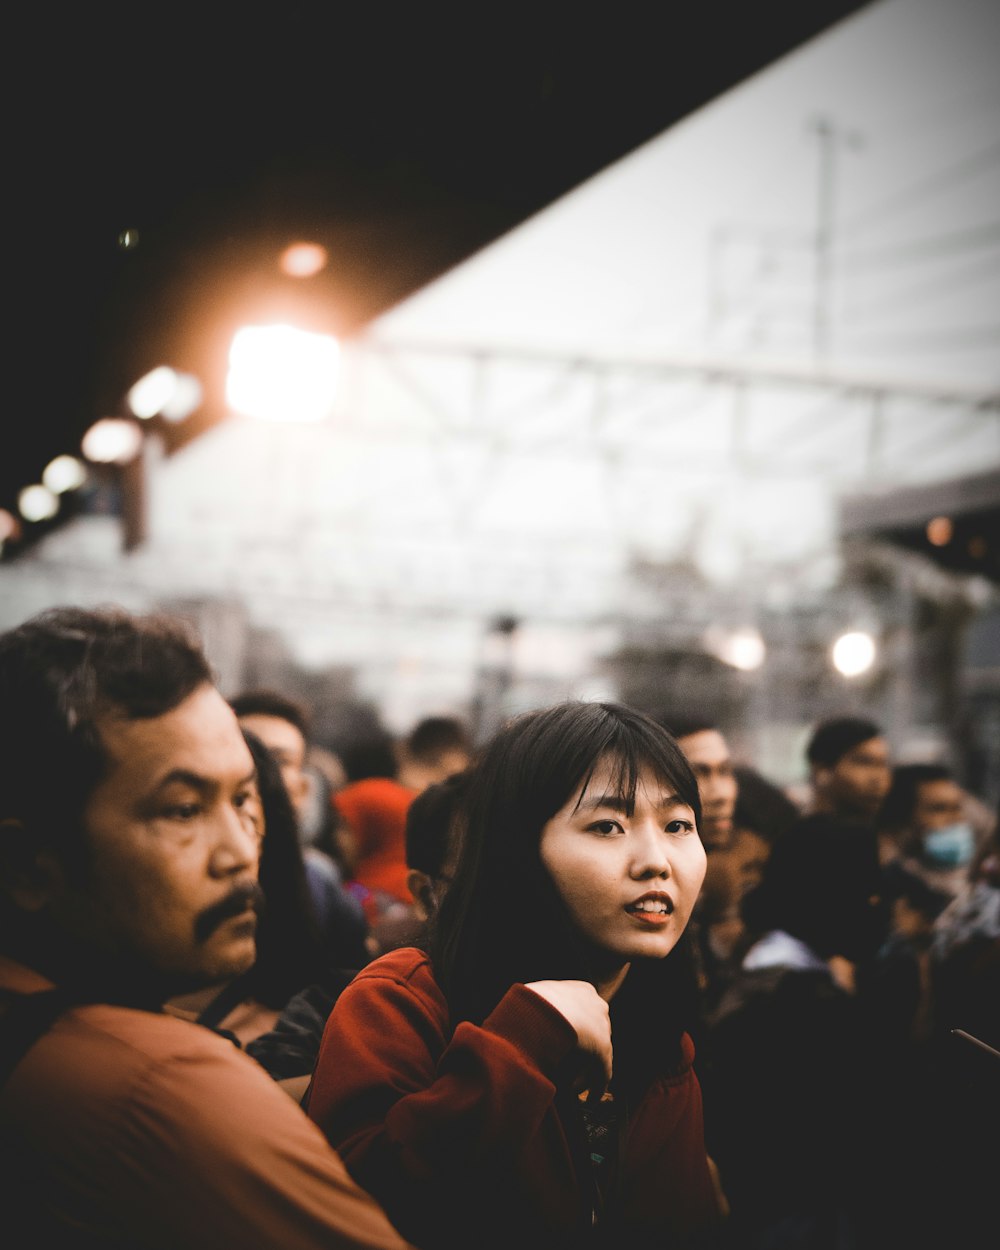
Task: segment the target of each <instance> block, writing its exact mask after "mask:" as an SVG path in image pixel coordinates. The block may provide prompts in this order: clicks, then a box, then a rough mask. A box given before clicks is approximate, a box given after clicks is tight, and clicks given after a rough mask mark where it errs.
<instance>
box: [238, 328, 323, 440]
mask: <svg viewBox="0 0 1000 1250" xmlns="http://www.w3.org/2000/svg"><path fill="white" fill-rule="evenodd" d="M339 354H340V348H339V346H338V344H337V340H336V339H335V338H333V337H332V336H331V335H329V334H311V333H309V332H308V331H306V330H298V329H296V328H295V327H294V326H288V325H276V326H244V327H243V329H241V330H237V332H236V334H235V336H234V338H233V342H232V346H231V347H230V349H229V373H228V375H227V377H226V398H227V399H228V401H229V404H230V406H231V407H232V408H234V409H235V410H236V411H237V412H241V413H243V414H244V415H245V416H248V417H260V418H261V419H263V420H266V421H322V420H324V419H325V418H326V417H328V416H329V415H330V412H331V411H332V409H333V399H334V394H335V392H336V389H337V364H338V358H339Z"/></svg>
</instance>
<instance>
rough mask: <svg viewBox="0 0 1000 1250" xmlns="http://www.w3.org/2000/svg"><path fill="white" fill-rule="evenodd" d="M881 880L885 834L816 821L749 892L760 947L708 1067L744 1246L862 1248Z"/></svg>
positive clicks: (709, 1035)
mask: <svg viewBox="0 0 1000 1250" xmlns="http://www.w3.org/2000/svg"><path fill="white" fill-rule="evenodd" d="M880 887H881V877H880V871H879V863H878V854H877V845H876V841H875V835H874V833H873V832H871V831H868V830H865V829H863V828H860V827H858V826H856V825H852V824H844V823H843V822H841V821H838V820H836V819H835V818H833V817H830V816H813V817H810V818H809V819H808V820H805V821H800V822H798V823H797V824H796V825H795V826H793V827H792V829H790V830H789V831H787V832H786V833H785V834H784V835H783V836H782V837H781V838H779V839H778V841H777V842H776V844H775V846H774V848H773V850H772V852H771V856H770V858H769V859H768V861H767V864H766V865H765V867H764V872H763V877H762V880H761V883H760V885H758V886H757V887H756V888H755V889H754V890H752V891H751V892H750V893H749V894H748V895H747V896H746V898H745V899H744V902H743V916H744V921H745V923H746V926H747V931H748V935H749V939H748V947H747V949H746V953H745V955H744V957H743V960H742V963H741V966H740V969H739V973H738V975H737V976H736V977H735V979H734V981H733V982H732V983H731V984H730V985H729V987H728V988H727V990H726V992H725V993H724V995H723V996H722V999H721V1001H720V1002H719V1004H718V1005H717V1006H716V1007H715V1009H714V1011H712V1012H711V1013H710V1014H709V1016H708V1019H707V1023H706V1033H705V1037H704V1045H703V1054H704V1057H705V1058H704V1063H703V1065H702V1079H703V1084H704V1088H705V1114H706V1134H707V1139H708V1147H709V1150H710V1152H711V1153H712V1155H713V1157H714V1158H715V1159H716V1161H717V1163H718V1165H719V1169H720V1172H721V1176H722V1184H723V1187H724V1189H725V1191H726V1194H727V1196H728V1198H729V1201H730V1205H731V1212H732V1214H731V1221H730V1237H731V1244H732V1245H733V1247H734V1250H736V1248H738V1250H764V1248H765V1247H767V1250H779V1248H780V1250H855V1248H856V1247H861V1246H862V1245H863V1244H864V1242H863V1236H864V1234H865V1231H866V1228H867V1226H868V1218H869V1211H868V1206H869V1192H868V1189H869V1180H868V1177H869V1175H870V1172H869V1166H868V1165H869V1164H870V1163H871V1159H870V1157H869V1154H868V1149H867V1148H868V1144H869V1135H870V1126H871V1122H872V1117H873V1115H874V1111H873V1102H872V1095H873V1093H874V1090H875V1089H876V1088H877V1083H878V1074H877V1072H876V1071H875V1070H873V1069H871V1068H870V1066H869V1063H868V1054H869V1051H870V1046H869V1039H868V1036H867V1034H868V1025H867V1019H866V1012H865V1008H864V1005H863V1002H862V1000H861V998H860V994H859V990H860V989H861V987H862V982H863V976H864V973H865V970H866V968H867V966H868V964H869V962H870V961H871V959H872V958H873V957H874V955H875V953H876V951H877V950H878V948H879V946H880V945H881V943H882V941H883V940H884V937H885V932H886V920H885V907H884V903H883V902H882V900H881V896H880Z"/></svg>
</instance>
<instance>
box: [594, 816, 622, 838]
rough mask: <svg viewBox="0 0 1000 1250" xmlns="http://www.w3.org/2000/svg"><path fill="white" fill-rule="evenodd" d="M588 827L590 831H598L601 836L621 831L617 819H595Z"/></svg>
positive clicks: (610, 835)
mask: <svg viewBox="0 0 1000 1250" xmlns="http://www.w3.org/2000/svg"><path fill="white" fill-rule="evenodd" d="M589 829H590V831H591V833H599V834H600V835H601V836H602V837H605V838H610V837H613V836H614V835H615V834H616V833H620V832H621V825H620V824H619V823H618V821H617V820H595V821H594V823H593V824H592V825H590V826H589Z"/></svg>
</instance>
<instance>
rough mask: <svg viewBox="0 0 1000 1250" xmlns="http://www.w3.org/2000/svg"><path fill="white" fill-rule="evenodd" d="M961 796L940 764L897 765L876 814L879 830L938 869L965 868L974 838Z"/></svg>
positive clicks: (972, 850)
mask: <svg viewBox="0 0 1000 1250" xmlns="http://www.w3.org/2000/svg"><path fill="white" fill-rule="evenodd" d="M964 798H965V796H964V792H963V790H962V788H961V787H960V786H959V785H958V783H957V782H956V781H955V779H954V777H953V775H952V772H951V769H949V768H948V767H947V766H946V765H944V764H934V763H927V764H900V765H899V766H898V767H897V768H895V769H894V770H893V774H892V783H891V785H890V787H889V791H888V793H887V794H886V797H885V801H884V802H883V804H882V807H881V809H880V811H879V827H880V828H882V829H884V830H886V832H888V833H889V834H891V835H892V837H893V838H894V839H895V840H896V841H897V842H898V844H899V846H900V847H901V849H902V850H903V851H905V852H907V853H909V854H915V855H918V856H920V857H921V858H922V859H924V860H926V861H927V863H929V864H933V865H935V866H937V867H941V868H957V867H961V866H963V865H965V864H968V863H969V862H970V860H971V859H972V856H973V854H974V852H975V845H976V839H975V834H974V832H973V829H972V826H971V825H970V824H969V822H968V821H967V820H966V819H965V807H964Z"/></svg>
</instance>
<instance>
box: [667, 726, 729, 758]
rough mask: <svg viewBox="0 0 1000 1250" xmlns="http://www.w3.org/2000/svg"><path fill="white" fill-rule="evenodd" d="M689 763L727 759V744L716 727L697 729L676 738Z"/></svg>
mask: <svg viewBox="0 0 1000 1250" xmlns="http://www.w3.org/2000/svg"><path fill="white" fill-rule="evenodd" d="M677 745H678V746H679V747H680V749H681V751H683V753H684V755H685V757H686V758H687V760H688V762H689V763H698V764H715V763H724V762H725V761H727V760H728V759H729V744H728V743H727V742H726V740H725V738H724V737H723V736H722V734H721V733H720V732H719V731H718V730H717V729H699V730H698V732H697V733H693V734H687V735H686V736H685V737H683V738H678V739H677Z"/></svg>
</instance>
